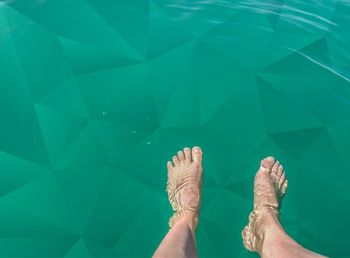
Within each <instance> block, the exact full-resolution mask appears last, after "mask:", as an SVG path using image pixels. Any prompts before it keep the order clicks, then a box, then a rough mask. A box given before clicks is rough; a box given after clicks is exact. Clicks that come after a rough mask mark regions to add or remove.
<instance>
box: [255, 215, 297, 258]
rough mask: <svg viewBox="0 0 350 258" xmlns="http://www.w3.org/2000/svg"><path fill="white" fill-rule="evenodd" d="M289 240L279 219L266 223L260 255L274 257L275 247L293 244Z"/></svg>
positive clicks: (279, 247)
mask: <svg viewBox="0 0 350 258" xmlns="http://www.w3.org/2000/svg"><path fill="white" fill-rule="evenodd" d="M290 240H291V239H290V237H289V236H288V235H287V233H286V232H285V231H284V229H283V227H282V226H281V224H280V223H279V221H277V222H275V223H271V224H269V225H266V226H265V228H264V232H263V237H262V243H261V247H260V250H259V254H260V256H261V257H274V255H273V253H274V252H275V251H276V250H277V249H281V248H284V247H285V246H289V245H291V244H293V241H292V242H291V241H290Z"/></svg>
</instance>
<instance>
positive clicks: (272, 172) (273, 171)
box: [271, 160, 280, 177]
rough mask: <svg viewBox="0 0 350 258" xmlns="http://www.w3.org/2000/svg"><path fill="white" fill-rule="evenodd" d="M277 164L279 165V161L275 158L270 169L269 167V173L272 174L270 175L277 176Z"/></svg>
mask: <svg viewBox="0 0 350 258" xmlns="http://www.w3.org/2000/svg"><path fill="white" fill-rule="evenodd" d="M279 165H280V163H279V161H278V160H277V161H276V162H275V164H273V166H272V169H271V174H272V175H275V176H276V177H277V173H278V167H279Z"/></svg>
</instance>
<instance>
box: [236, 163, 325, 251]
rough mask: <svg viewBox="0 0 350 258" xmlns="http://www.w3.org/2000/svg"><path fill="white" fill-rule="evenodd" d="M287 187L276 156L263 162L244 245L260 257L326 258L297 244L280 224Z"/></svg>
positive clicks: (255, 184)
mask: <svg viewBox="0 0 350 258" xmlns="http://www.w3.org/2000/svg"><path fill="white" fill-rule="evenodd" d="M287 186H288V181H287V179H286V176H285V172H284V170H283V167H282V165H281V164H280V163H279V161H276V160H275V159H274V158H273V157H267V158H266V159H264V160H262V162H261V166H260V168H259V170H258V172H257V173H256V176H255V180H254V209H253V211H252V212H251V213H250V215H249V222H248V225H247V226H246V227H245V228H244V230H243V231H242V237H243V243H244V246H245V247H246V248H247V249H248V250H250V251H253V252H257V253H259V254H260V256H261V257H269V258H274V257H285V258H296V257H298V258H299V257H306V258H307V257H310V258H312V257H324V256H321V255H319V254H316V253H314V252H311V251H309V250H307V249H305V248H303V247H302V246H301V245H299V244H298V243H297V242H295V241H294V240H293V239H292V238H291V237H290V236H288V234H287V233H286V232H285V231H284V229H283V227H282V225H281V224H280V221H279V208H280V204H281V201H282V198H283V197H284V194H285V191H286V189H287Z"/></svg>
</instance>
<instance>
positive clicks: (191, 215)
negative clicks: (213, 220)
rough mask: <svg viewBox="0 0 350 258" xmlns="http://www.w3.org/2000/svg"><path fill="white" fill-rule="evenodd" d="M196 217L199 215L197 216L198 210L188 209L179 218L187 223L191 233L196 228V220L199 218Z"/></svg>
mask: <svg viewBox="0 0 350 258" xmlns="http://www.w3.org/2000/svg"><path fill="white" fill-rule="evenodd" d="M198 217H199V216H198V212H192V211H191V212H190V211H188V212H184V213H183V214H182V216H181V219H180V220H183V221H185V222H186V223H187V224H188V226H189V228H190V229H191V231H192V232H193V233H195V232H196V229H197V225H198V220H199V219H198Z"/></svg>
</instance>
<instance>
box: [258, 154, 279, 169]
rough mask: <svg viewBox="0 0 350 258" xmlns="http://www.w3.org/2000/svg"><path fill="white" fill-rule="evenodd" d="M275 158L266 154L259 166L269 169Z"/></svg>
mask: <svg viewBox="0 0 350 258" xmlns="http://www.w3.org/2000/svg"><path fill="white" fill-rule="evenodd" d="M275 162H276V159H275V158H274V157H272V156H268V157H266V158H264V159H263V160H262V161H261V163H260V168H263V169H264V170H265V169H268V170H269V171H270V170H271V169H272V167H273V165H274V164H275Z"/></svg>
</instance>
